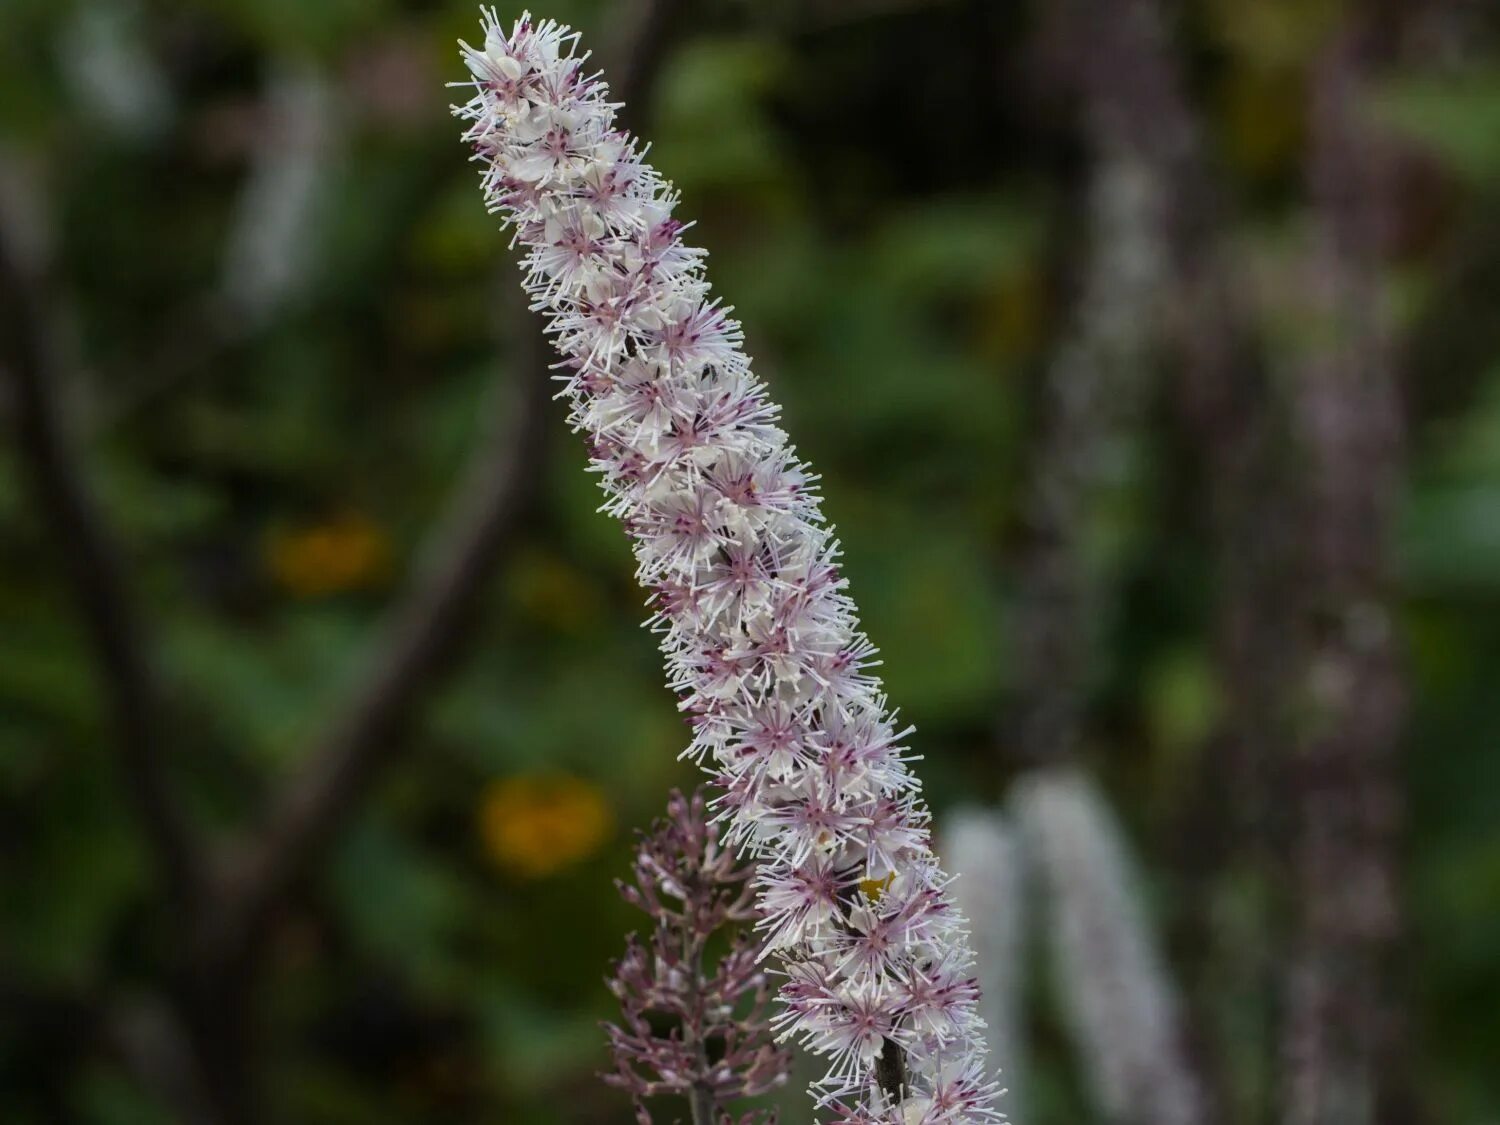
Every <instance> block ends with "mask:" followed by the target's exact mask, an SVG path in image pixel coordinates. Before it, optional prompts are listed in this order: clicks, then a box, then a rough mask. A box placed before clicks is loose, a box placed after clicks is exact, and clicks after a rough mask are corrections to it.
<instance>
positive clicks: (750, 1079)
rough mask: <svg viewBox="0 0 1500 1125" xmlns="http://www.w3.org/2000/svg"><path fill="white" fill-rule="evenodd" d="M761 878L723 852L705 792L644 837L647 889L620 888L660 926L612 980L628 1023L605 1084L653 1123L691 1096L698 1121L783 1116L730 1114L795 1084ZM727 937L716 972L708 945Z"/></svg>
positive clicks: (734, 1124)
mask: <svg viewBox="0 0 1500 1125" xmlns="http://www.w3.org/2000/svg"><path fill="white" fill-rule="evenodd" d="M754 871H755V869H754V866H753V865H751V864H743V863H740V862H738V861H736V859H735V856H734V854H733V853H732V852H729V851H726V850H725V849H724V848H723V847H722V846H721V845H720V843H719V841H718V838H717V833H715V832H714V830H713V828H712V826H711V825H710V824H709V823H708V820H707V815H706V810H705V808H704V799H703V793H702V791H701V790H700V791H699V792H696V793H694V794H693V795H692V796H691V797H684V796H683V795H682V794H681V793H679V792H677V791H675V790H674V791H673V792H672V795H671V798H670V799H669V800H668V801H667V815H666V819H664V820H659V821H657V822H656V824H654V825H652V828H651V831H650V832H649V833H645V834H643V835H642V837H641V841H640V845H639V847H638V848H637V849H636V855H635V881H634V882H633V883H621V884H619V886H620V894H621V895H623V896H624V898H625V901H626V902H628V903H630V904H631V905H632V906H637V907H639V908H640V909H641V910H643V911H645V912H646V915H647V917H649V918H650V919H651V923H652V925H651V934H650V936H649V937H648V938H647V939H646V941H644V942H642V941H641V940H640V939H639V938H637V937H636V936H635V935H634V934H632V935H631V937H630V939H629V941H628V942H627V944H626V946H625V955H624V956H623V957H621V958H620V960H619V961H618V962H616V964H615V971H614V975H613V976H611V977H610V979H609V987H610V991H611V992H613V993H614V994H615V997H616V998H617V999H618V1000H619V1001H620V1013H621V1017H622V1019H621V1022H620V1023H618V1024H605V1025H604V1026H605V1030H606V1031H608V1033H609V1046H610V1051H611V1053H612V1054H613V1055H614V1059H615V1069H614V1071H613V1072H612V1073H610V1074H606V1075H605V1076H604V1081H605V1082H607V1083H608V1084H609V1085H611V1086H615V1087H618V1088H619V1089H622V1090H626V1091H628V1092H629V1093H630V1095H631V1096H632V1097H633V1098H634V1099H635V1105H636V1119H637V1120H638V1121H641V1122H644V1123H646V1125H649V1123H650V1121H651V1117H650V1114H649V1112H648V1110H647V1108H646V1105H645V1101H646V1099H648V1098H656V1097H661V1096H663V1095H675V1096H676V1097H678V1098H686V1099H688V1101H689V1102H690V1103H692V1104H693V1105H694V1106H695V1109H696V1110H697V1112H696V1113H695V1115H694V1118H695V1120H704V1121H712V1122H713V1123H714V1125H719V1123H721V1122H728V1123H729V1125H775V1120H776V1115H775V1113H774V1112H773V1113H764V1112H757V1111H755V1110H751V1111H749V1112H746V1113H744V1114H742V1115H741V1116H740V1117H739V1118H738V1119H737V1120H736V1119H735V1118H733V1117H732V1116H731V1114H730V1106H731V1105H732V1103H734V1102H738V1101H740V1100H741V1099H745V1098H756V1097H759V1096H760V1095H762V1094H766V1093H768V1092H770V1091H771V1090H774V1089H775V1088H777V1087H778V1086H781V1085H782V1084H783V1083H785V1082H786V1078H787V1070H788V1059H787V1051H786V1048H784V1047H778V1046H776V1045H775V1044H774V1043H772V1042H771V1025H770V1022H769V1021H768V1020H767V1018H766V1006H767V1002H768V996H769V992H770V989H769V987H768V984H767V980H766V974H765V972H764V971H763V970H762V968H761V964H760V957H759V950H758V948H757V946H758V943H757V942H755V941H754V940H753V939H752V938H751V937H750V933H749V925H748V923H749V922H751V921H752V920H753V919H754V918H755V906H754V903H753V901H752V900H753V897H754V893H753V891H752V890H751V888H750V879H751V876H752V875H753V874H754ZM726 932H728V933H729V934H730V939H729V945H728V948H727V949H726V950H725V951H724V952H723V953H722V955H720V956H718V957H717V958H716V959H713V960H712V964H710V957H709V952H708V947H709V945H710V943H711V942H712V941H713V939H714V938H715V937H716V936H722V935H723V934H724V933H726Z"/></svg>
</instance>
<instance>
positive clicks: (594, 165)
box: [455, 9, 1001, 1125]
mask: <svg viewBox="0 0 1500 1125" xmlns="http://www.w3.org/2000/svg"><path fill="white" fill-rule="evenodd" d="M484 31H485V40H484V46H483V47H482V48H475V47H470V46H468V45H467V44H464V45H463V56H464V60H465V62H466V63H467V65H468V67H469V70H470V72H471V73H472V74H473V79H472V82H470V83H466V84H465V85H469V86H472V87H473V90H474V95H473V97H472V98H471V99H470V100H469V101H468V103H467V104H465V105H463V106H460V107H456V108H455V112H456V113H457V115H458V116H459V117H461V118H463V119H464V120H465V121H467V122H468V123H469V125H468V128H467V130H466V132H465V134H464V136H465V140H467V141H468V142H469V143H470V144H471V145H472V146H473V147H474V151H475V159H476V160H477V161H478V162H479V163H480V164H481V166H482V169H483V175H482V182H483V188H484V193H485V199H486V202H487V204H488V206H489V209H490V211H491V212H492V213H497V214H499V215H501V216H502V217H503V218H504V220H505V222H506V223H507V224H508V225H509V226H510V227H511V228H512V229H513V231H514V233H515V241H516V242H518V243H519V244H520V245H521V246H522V247H523V248H524V250H525V258H524V265H525V268H526V274H525V279H524V285H525V287H526V290H527V292H528V293H529V294H530V295H531V299H532V307H533V308H534V309H536V310H537V311H540V312H542V313H544V314H546V315H547V317H548V318H549V320H548V331H549V332H550V333H551V335H552V337H553V341H554V343H555V345H556V346H557V349H558V351H559V352H560V353H561V355H562V363H561V364H560V365H559V366H560V369H561V370H562V371H563V372H564V374H562V375H560V376H559V378H560V379H561V380H562V381H563V384H564V393H565V395H566V396H567V398H568V400H569V401H570V403H571V405H572V412H571V416H570V420H571V422H572V424H573V426H574V428H575V429H577V430H579V431H581V432H582V433H583V434H584V435H585V437H586V440H587V443H588V450H589V454H590V458H591V468H592V470H593V471H594V472H596V473H598V474H599V476H600V484H601V486H602V487H603V489H604V492H605V494H606V497H607V499H606V501H605V503H604V505H603V510H604V511H606V512H608V513H609V514H611V515H613V516H615V517H617V518H618V519H620V520H621V522H622V523H624V525H625V528H626V530H627V531H628V532H629V533H630V535H631V537H632V538H633V540H634V546H635V553H636V560H637V562H638V564H639V565H638V570H637V576H638V578H639V579H640V582H641V584H642V585H643V586H644V587H645V588H646V589H648V590H649V591H651V603H652V606H653V609H654V615H653V616H652V617H651V619H650V622H649V623H650V625H651V627H652V629H653V630H654V631H655V632H656V633H657V634H658V635H659V637H660V641H661V647H662V650H663V652H664V653H665V655H666V660H667V673H668V683H669V684H670V686H671V687H672V689H673V690H675V691H676V692H677V693H678V696H679V700H680V703H679V706H680V707H681V709H682V710H683V711H684V712H685V713H686V714H687V715H688V716H689V719H690V722H691V724H692V726H693V729H694V737H693V740H692V743H691V745H690V746H689V747H688V749H687V750H686V751H685V753H686V754H687V755H690V756H691V757H693V758H694V759H695V760H697V761H698V762H699V763H701V764H703V765H704V767H705V768H706V769H708V770H709V771H710V772H711V773H712V775H713V777H714V781H715V783H716V784H717V785H718V787H719V788H720V789H721V790H722V795H721V796H720V797H719V798H718V800H717V802H716V808H717V810H718V818H719V820H720V821H722V822H724V823H725V825H726V827H725V837H726V840H727V841H728V842H729V843H730V844H732V845H735V846H738V847H740V848H743V849H748V850H749V851H751V852H753V853H754V854H755V856H756V857H757V858H758V860H759V861H760V871H761V874H760V876H759V879H758V888H757V893H758V898H759V903H760V910H761V913H762V916H763V921H762V923H761V925H762V928H763V929H764V931H765V934H766V941H767V947H768V949H770V950H772V951H774V953H775V954H776V956H777V957H778V958H779V959H780V961H781V963H782V973H783V976H784V978H785V983H784V984H783V985H782V988H781V991H780V1002H781V1005H782V1008H781V1011H780V1013H779V1015H778V1017H777V1019H776V1021H775V1023H776V1026H777V1027H778V1028H779V1029H780V1031H781V1033H782V1035H783V1037H792V1038H795V1039H797V1040H799V1041H800V1042H801V1043H802V1044H803V1045H804V1046H805V1047H807V1048H808V1049H809V1050H811V1051H813V1052H815V1053H818V1054H822V1055H825V1056H827V1057H828V1059H829V1063H830V1066H829V1070H828V1072H827V1074H826V1075H825V1076H824V1077H823V1078H822V1079H821V1080H820V1081H819V1082H818V1083H816V1084H815V1087H814V1090H813V1093H814V1096H815V1097H816V1098H817V1100H818V1104H819V1105H821V1106H825V1107H830V1108H832V1109H833V1110H834V1111H835V1114H836V1119H837V1120H839V1121H844V1122H885V1123H895V1122H899V1123H901V1125H961V1123H982V1122H993V1121H998V1120H1000V1117H1001V1115H1000V1114H999V1113H998V1112H997V1111H996V1110H995V1109H994V1108H993V1101H994V1099H995V1097H996V1094H997V1090H996V1089H995V1086H994V1084H993V1083H992V1082H991V1081H989V1080H988V1078H987V1068H986V1067H985V1066H984V1065H983V1058H984V1053H985V1046H984V1042H983V1038H982V1036H981V1030H982V1028H983V1024H982V1021H981V1020H980V1019H979V1018H978V1016H977V1015H976V1014H975V1007H976V1003H977V1000H978V988H977V986H976V984H975V982H974V979H973V971H972V966H973V955H972V954H971V953H970V951H969V946H968V941H967V935H966V933H965V930H964V922H963V919H962V917H961V916H960V914H959V913H958V911H957V910H956V909H955V908H954V906H953V903H952V900H951V899H950V897H949V894H948V891H947V889H946V885H947V882H948V880H947V877H946V876H945V875H944V874H943V873H942V871H941V870H940V869H939V867H938V864H937V861H936V859H935V858H934V857H933V854H932V850H931V845H930V838H929V836H930V834H929V828H928V819H929V817H928V812H927V808H926V805H925V804H924V803H923V802H922V800H921V798H920V797H919V796H918V789H919V784H918V782H917V779H916V778H915V777H914V776H913V775H912V773H911V771H910V768H909V766H908V763H909V762H910V761H911V760H912V755H911V754H909V753H908V752H907V751H906V750H905V748H904V747H903V746H902V740H903V739H904V738H905V737H906V736H907V735H908V734H909V733H910V729H909V728H908V729H905V730H902V729H900V728H898V726H897V722H896V716H895V713H894V711H892V710H891V709H890V708H889V707H888V706H887V703H886V699H885V696H884V695H883V694H882V692H881V688H880V682H879V680H878V679H877V678H876V677H875V676H874V675H873V674H872V671H871V670H872V668H873V667H874V665H875V663H876V661H875V649H874V647H873V646H872V645H871V644H870V642H869V641H868V640H867V639H866V637H865V636H864V634H863V633H862V632H861V631H860V628H859V622H858V619H857V618H856V616H855V610H854V604H853V602H851V601H850V599H849V596H848V594H847V593H846V592H845V586H846V582H845V579H844V578H843V577H842V576H841V574H840V572H839V566H838V557H839V546H838V542H837V540H836V539H835V538H834V536H833V529H832V528H831V527H829V525H828V524H827V523H826V522H825V521H824V519H823V513H822V511H821V507H820V503H819V500H818V496H817V493H816V490H815V487H814V482H815V480H816V478H815V477H814V476H813V475H812V474H811V472H810V471H809V470H808V468H807V466H806V465H804V464H802V463H801V462H800V461H799V460H798V459H797V458H796V456H795V454H794V452H793V450H792V448H791V446H789V445H788V444H787V437H786V434H785V433H784V432H783V431H782V430H781V429H780V428H779V427H778V425H777V420H778V415H779V411H778V408H777V407H776V405H775V404H774V403H772V402H771V401H770V400H769V399H768V398H767V397H766V390H765V387H764V385H763V384H762V383H760V382H759V381H758V380H757V379H756V378H755V377H754V376H753V375H752V374H751V371H750V361H749V359H748V357H746V355H745V354H744V352H743V351H742V350H741V348H740V344H741V339H742V337H741V332H740V327H739V324H738V323H737V322H736V321H734V320H733V319H731V318H730V316H729V312H730V310H729V309H728V308H726V307H724V306H722V305H720V304H719V303H718V302H717V301H716V300H715V299H714V298H713V297H712V296H711V295H710V288H709V285H708V282H707V281H706V280H705V279H704V259H705V255H704V252H703V251H702V250H698V249H694V248H692V247H688V246H685V245H683V242H682V238H681V235H682V231H683V229H684V226H683V224H682V223H681V222H679V221H678V220H677V219H675V218H673V217H672V213H673V210H674V209H675V207H676V204H677V197H676V196H675V195H674V194H673V192H672V190H671V187H670V185H668V184H667V183H666V182H665V181H664V180H662V179H661V177H660V176H659V175H658V174H657V172H656V171H655V169H653V168H652V167H651V166H650V165H649V164H647V163H646V162H645V161H644V159H643V154H642V150H641V149H640V148H639V147H638V145H637V143H636V142H635V140H634V139H633V138H631V137H630V136H629V134H627V133H625V132H623V131H622V130H620V129H619V128H617V127H616V125H615V108H616V107H615V106H614V104H612V103H611V102H610V101H609V94H608V88H607V87H606V86H605V84H604V83H603V82H602V81H600V80H599V78H598V77H597V76H592V75H590V74H589V73H587V72H586V71H585V69H584V62H585V59H586V58H587V56H586V55H578V54H576V53H575V52H576V46H577V36H576V35H575V34H574V33H573V32H572V31H570V30H569V29H568V28H566V27H562V26H560V25H558V24H556V23H553V22H551V21H547V22H542V23H535V22H533V21H532V20H531V18H530V17H529V16H522V17H521V19H520V20H518V21H517V22H516V24H515V25H514V26H513V28H512V29H511V31H510V32H509V34H507V33H506V32H505V31H504V30H503V29H502V27H501V26H500V23H499V20H498V18H497V16H496V15H495V13H494V11H493V10H492V9H491V10H488V11H486V12H485V13H484Z"/></svg>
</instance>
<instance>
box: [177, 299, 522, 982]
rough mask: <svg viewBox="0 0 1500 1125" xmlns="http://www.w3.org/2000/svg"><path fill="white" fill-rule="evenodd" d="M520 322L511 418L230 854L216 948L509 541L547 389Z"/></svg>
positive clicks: (452, 633)
mask: <svg viewBox="0 0 1500 1125" xmlns="http://www.w3.org/2000/svg"><path fill="white" fill-rule="evenodd" d="M528 319H529V318H528ZM523 329H525V331H524V332H523V334H522V336H521V337H520V338H521V339H522V340H523V341H527V342H528V343H527V344H523V346H522V347H521V349H520V358H519V360H518V362H517V364H516V370H517V371H518V372H519V373H520V374H519V378H518V380H517V381H518V387H517V391H518V394H519V401H518V402H517V403H516V404H515V409H514V411H513V414H514V417H513V418H512V419H511V422H510V424H509V425H496V426H495V427H494V433H493V435H492V436H491V437H490V438H489V439H488V440H487V441H486V442H485V443H484V444H483V445H482V446H481V447H480V449H479V450H478V451H477V452H476V453H475V455H474V457H473V459H472V462H471V464H470V466H469V468H468V469H467V470H466V472H465V477H464V482H463V483H462V485H461V486H460V487H459V489H458V490H457V492H456V493H455V496H454V499H453V500H452V501H451V502H450V506H449V511H448V514H447V516H446V517H445V518H444V519H443V520H442V521H441V523H440V524H439V526H438V527H437V528H436V529H435V530H434V531H433V532H432V534H431V539H430V541H429V544H428V546H427V547H426V548H425V549H424V551H423V556H424V562H423V564H422V565H421V566H420V568H419V570H418V572H417V574H416V576H415V578H414V579H413V581H412V584H411V586H410V588H409V590H408V592H407V593H406V595H405V596H404V597H403V598H402V599H401V600H400V601H399V602H398V603H397V604H396V605H395V606H394V607H393V608H392V609H391V610H390V612H389V613H388V615H387V616H386V618H385V620H384V622H383V623H382V624H381V625H380V626H379V627H378V629H377V633H376V637H375V639H373V640H372V641H371V643H370V645H369V650H368V651H370V652H371V653H372V654H373V655H372V656H371V657H370V659H369V661H368V663H367V664H366V666H365V669H364V672H363V673H362V674H361V676H360V677H359V678H358V680H357V681H356V682H355V684H354V686H353V688H352V689H351V690H350V691H349V692H348V694H347V695H346V696H345V697H344V698H343V700H342V701H341V702H340V703H339V704H338V705H337V706H336V707H335V708H334V711H333V717H332V718H331V720H330V721H329V722H328V724H327V726H326V727H325V729H324V733H323V734H322V736H321V737H320V738H318V739H317V741H316V742H315V743H314V745H313V748H312V750H311V751H310V752H309V753H308V754H307V756H306V757H305V758H304V759H303V764H302V766H301V768H300V769H298V770H297V771H296V772H294V773H293V774H292V775H291V777H290V778H288V780H287V781H286V782H285V784H284V785H283V786H282V787H281V788H280V790H278V791H277V793H276V794H275V795H274V797H273V799H272V803H271V806H270V811H269V813H268V815H267V816H266V818H265V826H264V828H263V830H262V831H261V832H260V834H259V835H258V836H257V837H256V838H255V840H254V841H253V842H252V843H251V844H250V845H249V847H248V850H247V851H246V852H245V853H242V854H241V855H240V856H239V857H238V858H237V859H236V860H234V861H232V862H231V864H230V866H229V868H228V871H227V876H226V882H225V885H224V886H223V887H222V888H221V896H222V897H221V901H220V903H219V906H218V909H217V916H216V917H214V918H213V919H212V920H211V921H210V927H211V932H210V933H209V934H208V935H207V940H208V942H209V945H210V947H211V949H213V950H214V951H216V952H217V954H218V955H221V956H222V955H224V954H226V953H228V952H229V951H230V950H231V949H232V947H234V946H237V945H241V944H243V943H245V942H248V941H249V940H251V936H252V934H253V932H254V931H255V929H256V928H257V927H258V925H259V924H260V923H262V922H263V921H264V920H265V918H266V916H267V914H268V912H269V911H270V910H271V909H272V908H273V906H274V905H275V903H276V902H277V901H278V900H279V899H280V898H281V896H282V895H283V894H285V893H286V892H287V890H288V889H289V888H290V887H291V885H292V884H293V883H294V882H295V880H296V877H297V876H298V874H299V873H301V872H303V871H305V870H306V869H308V867H309V866H311V865H312V863H313V862H314V861H315V858H316V856H317V854H318V853H319V852H320V851H321V849H322V847H323V845H324V844H325V843H326V842H327V841H328V840H329V839H330V838H331V836H332V835H333V833H334V831H335V829H336V827H337V825H338V824H339V823H340V822H341V821H342V819H343V817H344V816H345V814H346V813H347V812H348V811H349V810H350V808H351V807H352V806H353V805H354V804H355V802H356V801H357V800H358V799H359V797H360V796H361V795H362V794H363V793H364V791H365V790H366V788H367V787H368V785H369V784H370V782H371V780H372V779H373V778H374V777H375V775H376V774H377V773H378V771H379V770H380V769H381V768H382V767H383V766H384V765H385V764H386V763H387V762H388V761H389V760H390V759H391V758H392V757H393V756H394V755H395V753H396V751H397V750H398V748H399V746H400V744H401V740H402V732H401V727H402V726H403V724H404V723H405V721H406V720H407V719H408V718H409V717H410V715H411V713H412V711H413V710H414V709H415V708H416V706H417V704H418V703H419V701H420V699H421V697H422V695H423V694H424V693H425V692H426V690H427V689H428V688H429V687H430V686H431V684H432V682H433V681H434V679H435V678H436V676H437V674H438V673H439V672H440V671H441V670H442V668H443V667H444V665H445V664H446V663H447V662H448V660H449V659H450V658H451V657H452V656H453V655H454V653H455V652H456V650H457V649H458V648H459V647H460V645H461V643H462V641H463V640H464V638H465V636H466V634H467V629H466V628H465V626H466V624H467V622H468V619H469V617H470V616H471V613H472V609H473V605H474V603H475V601H476V600H477V598H478V595H479V594H480V592H481V590H482V589H483V587H484V584H485V582H486V580H487V579H488V578H489V576H490V575H491V574H492V573H493V572H494V569H495V566H496V564H497V563H498V562H499V560H500V559H501V557H503V555H504V554H505V552H506V551H507V550H508V549H509V548H510V546H511V544H512V543H513V542H514V539H515V536H516V533H517V530H518V528H519V525H520V523H521V521H522V518H523V516H524V515H525V513H526V508H527V503H528V501H529V500H530V498H531V496H532V495H533V493H534V492H535V489H536V486H537V484H538V482H539V480H540V476H541V460H542V457H541V454H542V449H543V441H544V435H545V433H546V422H547V418H546V417H545V415H546V407H547V403H548V401H549V394H548V391H549V386H550V382H549V379H548V378H547V368H546V366H545V364H544V363H543V361H542V357H541V355H540V354H539V352H540V348H539V347H538V346H537V345H536V344H535V343H532V341H535V340H537V339H538V333H537V332H536V331H535V326H533V325H531V324H529V323H528V324H526V325H524V326H523Z"/></svg>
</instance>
